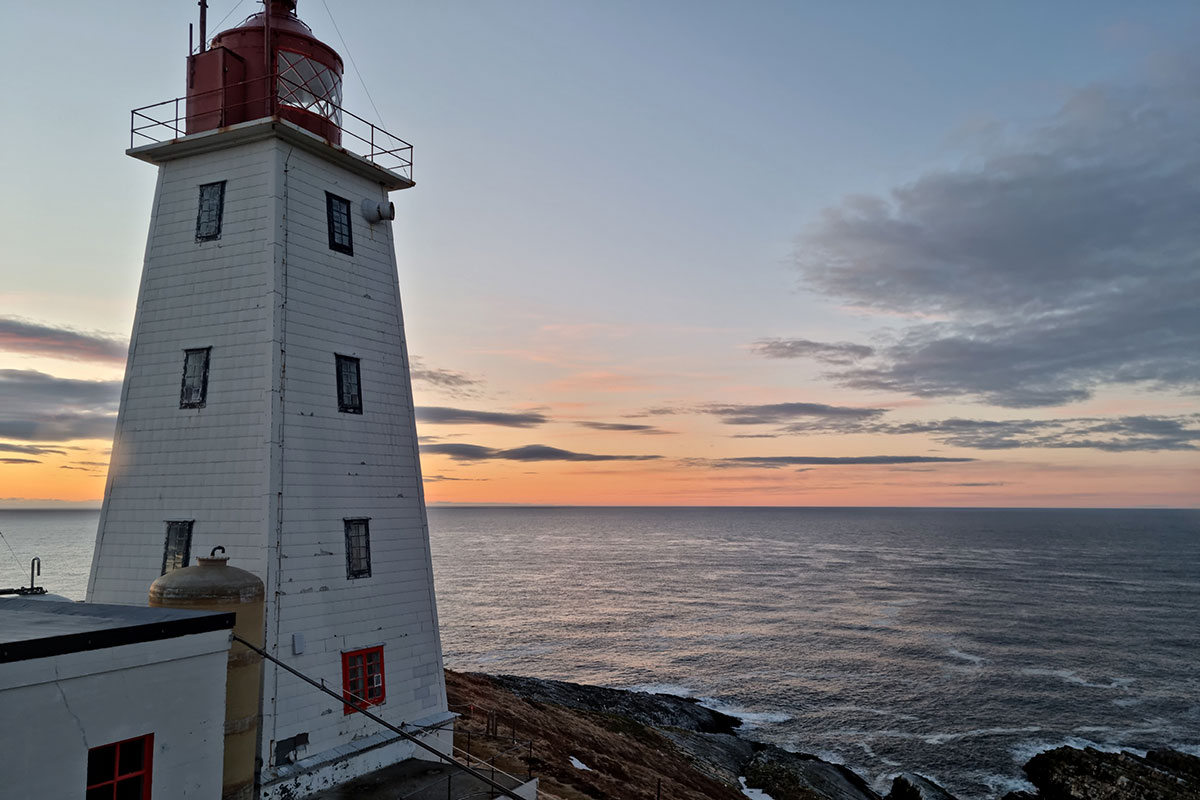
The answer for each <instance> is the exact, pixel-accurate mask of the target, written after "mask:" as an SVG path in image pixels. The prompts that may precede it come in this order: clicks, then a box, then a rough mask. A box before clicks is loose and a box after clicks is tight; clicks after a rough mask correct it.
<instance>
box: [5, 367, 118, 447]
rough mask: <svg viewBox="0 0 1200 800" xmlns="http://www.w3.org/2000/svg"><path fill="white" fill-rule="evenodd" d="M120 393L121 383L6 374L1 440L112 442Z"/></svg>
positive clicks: (16, 371)
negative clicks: (105, 440)
mask: <svg viewBox="0 0 1200 800" xmlns="http://www.w3.org/2000/svg"><path fill="white" fill-rule="evenodd" d="M120 393H121V382H120V381H83V380H75V379H71V378H56V377H54V376H53V375H47V374H45V373H44V372H38V371H36V370H21V369H3V370H0V437H3V438H6V439H20V440H24V441H38V442H48V441H67V440H70V439H111V438H112V435H113V428H114V426H115V424H116V414H117V405H118V402H119V400H120Z"/></svg>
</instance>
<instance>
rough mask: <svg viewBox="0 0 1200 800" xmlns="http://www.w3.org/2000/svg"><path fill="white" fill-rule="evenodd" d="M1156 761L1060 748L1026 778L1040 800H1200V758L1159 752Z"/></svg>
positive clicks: (1037, 761)
mask: <svg viewBox="0 0 1200 800" xmlns="http://www.w3.org/2000/svg"><path fill="white" fill-rule="evenodd" d="M1154 752H1155V754H1156V757H1155V758H1154V759H1153V760H1151V759H1149V758H1141V757H1139V756H1137V755H1134V754H1133V753H1126V752H1121V753H1103V752H1100V751H1099V750H1096V749H1094V748H1091V747H1088V748H1086V749H1084V750H1077V749H1075V748H1072V747H1059V748H1056V749H1054V750H1048V751H1046V752H1045V753H1038V754H1037V755H1036V756H1034V757H1033V758H1032V759H1030V760H1029V763H1028V764H1026V765H1025V774H1026V775H1028V776H1029V780H1030V782H1031V783H1033V785H1034V786H1036V787H1037V789H1038V794H1037V795H1036V796H1037V797H1038V798H1039V799H1040V800H1200V781H1197V780H1196V777H1195V774H1194V771H1195V770H1196V768H1197V763H1196V761H1197V760H1196V759H1193V758H1192V757H1190V756H1186V755H1185V754H1183V753H1173V752H1171V751H1154Z"/></svg>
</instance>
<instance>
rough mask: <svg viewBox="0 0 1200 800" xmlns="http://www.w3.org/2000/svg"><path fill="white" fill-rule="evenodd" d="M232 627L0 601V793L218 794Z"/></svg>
mask: <svg viewBox="0 0 1200 800" xmlns="http://www.w3.org/2000/svg"><path fill="white" fill-rule="evenodd" d="M232 627H233V614H207V613H202V612H196V611H180V610H175V609H164V608H131V607H128V606H113V605H92V604H86V603H71V602H56V601H53V600H46V599H42V600H24V599H4V600H0V708H2V709H3V710H4V721H5V724H4V725H3V726H0V794H2V795H3V796H4V797H12V798H26V797H28V798H33V797H45V798H58V797H63V798H66V797H80V798H82V797H84V796H86V797H87V798H89V800H91V798H99V797H104V798H113V797H138V798H141V797H151V796H152V797H156V798H158V797H162V798H166V797H170V798H187V799H188V800H217V799H218V798H220V797H221V763H222V755H223V748H224V737H225V674H226V660H227V658H228V655H229V631H230V629H231V628H232ZM147 789H148V791H147Z"/></svg>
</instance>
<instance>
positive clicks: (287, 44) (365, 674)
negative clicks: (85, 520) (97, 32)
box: [88, 0, 450, 798]
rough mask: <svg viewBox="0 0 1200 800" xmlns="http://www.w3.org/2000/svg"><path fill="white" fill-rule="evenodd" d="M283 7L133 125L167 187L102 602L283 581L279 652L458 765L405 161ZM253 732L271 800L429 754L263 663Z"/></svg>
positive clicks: (326, 53)
mask: <svg viewBox="0 0 1200 800" xmlns="http://www.w3.org/2000/svg"><path fill="white" fill-rule="evenodd" d="M267 3H268V4H267V5H266V6H265V8H264V9H263V11H262V12H261V13H258V14H255V15H253V16H251V17H249V18H248V19H246V20H245V21H243V22H242V23H240V24H239V25H238V26H236V27H235V28H232V29H230V30H227V31H224V32H222V33H220V34H218V35H217V36H216V37H215V38H214V39H213V41H212V43H211V46H207V44H206V42H205V39H206V38H207V37H206V35H205V32H204V30H203V17H202V23H201V36H200V38H201V46H200V50H199V52H198V53H195V54H191V55H189V58H188V64H187V67H188V83H187V97H186V99H180V100H176V101H171V102H168V103H165V104H160V105H158V106H154V107H147V108H145V109H139V110H137V111H135V112H134V113H133V126H132V127H133V141H132V143H131V149H130V150H129V155H131V156H133V157H134V158H138V159H141V160H143V161H146V162H149V163H151V164H155V165H156V166H157V167H158V185H157V188H156V190H155V196H154V206H153V210H152V213H151V218H150V233H149V237H148V239H147V243H146V256H145V262H144V267H143V272H142V280H141V288H140V291H139V295H138V305H137V314H136V318H135V321H134V326H133V336H132V340H131V343H130V348H129V361H128V365H127V368H126V372H125V383H124V386H123V388H122V392H121V408H120V413H119V415H118V420H117V431H116V439H115V441H114V445H113V456H112V464H111V467H110V469H109V475H108V483H107V486H106V487H105V492H104V507H103V511H102V513H101V517H100V528H99V531H98V533H97V537H96V549H95V556H94V560H93V563H92V571H91V575H90V578H89V581H88V600H89V601H93V602H101V603H124V604H130V605H145V603H146V593H147V588H148V587H149V585H150V584H151V582H153V581H154V580H155V578H157V577H158V576H159V575H161V574H163V573H165V572H167V571H169V570H172V569H175V568H178V567H181V566H185V565H188V564H189V563H192V562H193V560H194V558H195V557H196V556H197V555H204V554H207V553H208V552H209V550H210V549H211V548H213V547H214V546H217V545H221V546H223V547H225V548H226V551H227V554H228V555H229V556H230V558H231V561H232V563H233V564H236V565H238V566H240V567H243V568H245V569H247V570H250V571H252V572H254V573H256V574H257V575H258V576H259V577H261V578H262V579H263V581H264V583H265V584H266V588H267V592H266V630H265V641H266V651H267V652H268V653H269V654H271V655H272V656H274V657H276V658H278V659H280V660H281V661H283V662H285V663H286V664H288V665H289V666H291V667H293V668H295V669H297V670H299V671H300V672H302V673H305V674H307V675H309V676H312V677H313V678H316V679H318V680H321V681H323V682H324V684H325V685H326V686H329V687H333V688H334V689H337V688H338V687H340V688H341V690H342V691H343V694H344V696H345V697H347V698H352V699H353V700H354V702H355V703H357V704H359V705H361V706H364V707H365V706H371V708H370V710H371V711H372V712H374V713H377V714H379V715H381V716H382V717H384V718H385V719H387V720H388V721H389V722H390V723H392V724H394V725H400V724H401V723H404V724H405V726H406V728H405V729H406V730H410V731H413V732H417V731H419V730H421V729H425V730H427V731H428V732H427V733H426V734H424V735H426V736H427V737H428V739H429V742H430V743H431V744H435V746H437V747H438V748H439V749H442V750H448V748H449V745H450V741H449V734H448V731H447V730H445V729H443V730H441V731H440V732H438V731H435V730H433V728H434V726H438V725H441V724H443V723H445V722H447V721H448V719H449V718H450V715H449V714H448V713H447V709H446V692H445V685H444V679H443V674H442V657H441V648H440V642H439V636H438V623H437V612H436V607H435V603H434V592H433V571H432V566H431V562H430V553H429V533H428V525H427V522H426V514H425V503H424V494H423V491H422V486H421V470H420V463H419V461H418V455H417V439H416V431H415V425H414V419H413V403H412V387H411V382H410V373H409V362H408V355H407V349H406V344H405V338H404V326H403V319H402V316H401V310H400V290H399V284H398V278H397V273H396V261H395V251H394V247H393V240H392V227H391V224H390V221H391V219H392V217H393V216H394V211H393V207H392V205H391V204H390V203H389V202H388V193H389V192H391V191H396V190H400V189H407V188H410V187H412V186H413V181H412V161H411V155H412V148H411V147H410V146H409V145H408V144H407V143H405V142H403V141H402V140H399V139H396V138H395V137H392V136H390V135H389V134H387V133H386V132H384V131H382V130H380V129H379V128H376V127H375V126H373V125H370V124H369V123H366V122H365V121H362V120H360V119H358V118H356V117H353V116H352V115H350V114H349V113H348V112H346V111H344V110H343V109H342V108H341V78H342V61H341V59H340V58H339V56H338V55H337V53H335V52H334V51H333V50H332V49H331V48H329V47H328V46H326V45H325V44H323V43H321V42H320V41H318V40H317V39H315V38H314V37H313V35H312V32H311V31H310V29H309V28H308V26H306V25H305V24H304V23H303V22H301V21H300V20H299V19H298V18H297V17H296V13H295V2H294V0H292V1H291V2H289V0H267ZM203 5H204V3H203V2H202V3H201V6H202V8H203ZM179 691H181V692H186V691H188V687H187V686H182V685H181V686H180V687H179ZM260 731H261V733H260V736H261V746H260V748H259V756H260V759H261V763H260V765H259V769H258V787H259V788H258V796H259V797H263V798H272V797H297V798H298V797H303V796H304V795H305V794H308V793H310V792H312V791H314V790H316V789H319V788H322V787H324V786H328V785H330V784H332V783H335V782H341V781H344V780H347V779H349V778H352V777H355V776H357V775H360V774H362V773H364V772H367V771H370V770H372V769H375V768H377V767H379V766H382V765H385V764H389V763H394V762H396V761H399V760H402V759H404V758H407V757H409V756H412V755H420V752H419V751H415V749H414V746H413V745H412V744H410V743H408V742H407V741H403V740H398V739H397V738H396V737H395V736H394V735H393V734H391V733H389V732H387V731H380V729H379V727H378V726H377V725H375V724H374V723H372V722H370V721H369V720H367V719H365V718H364V716H363V715H362V714H358V713H356V712H355V710H354V709H352V708H345V707H343V706H342V705H340V704H338V703H337V701H336V700H333V699H332V698H330V697H328V696H325V695H322V694H320V693H319V692H316V691H314V690H313V689H312V687H310V686H308V685H306V684H304V683H303V682H301V681H299V680H298V679H296V678H295V677H293V676H291V675H289V674H288V673H286V672H284V671H283V670H282V669H280V668H279V667H277V666H275V665H274V664H272V663H270V662H268V663H265V664H264V679H263V696H262V720H261V726H260Z"/></svg>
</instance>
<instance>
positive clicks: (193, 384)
mask: <svg viewBox="0 0 1200 800" xmlns="http://www.w3.org/2000/svg"><path fill="white" fill-rule="evenodd" d="M211 352H212V348H211V347H199V348H196V349H195V350H184V351H183V386H182V388H181V389H180V390H179V407H180V408H204V402H205V400H206V399H207V397H208V356H209V354H210V353H211Z"/></svg>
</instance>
